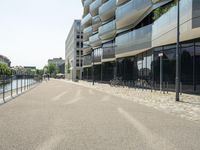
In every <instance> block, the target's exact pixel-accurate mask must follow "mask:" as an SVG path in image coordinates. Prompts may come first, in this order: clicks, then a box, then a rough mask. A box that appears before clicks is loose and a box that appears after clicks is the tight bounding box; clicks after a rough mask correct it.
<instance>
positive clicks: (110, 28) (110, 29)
mask: <svg viewBox="0 0 200 150" xmlns="http://www.w3.org/2000/svg"><path fill="white" fill-rule="evenodd" d="M115 34H116V24H115V20H113V21H111V22H109V23H107V24H104V25H103V26H101V27H99V36H100V38H101V39H102V40H109V39H112V38H114V37H115Z"/></svg>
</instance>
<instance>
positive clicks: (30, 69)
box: [24, 66, 37, 75]
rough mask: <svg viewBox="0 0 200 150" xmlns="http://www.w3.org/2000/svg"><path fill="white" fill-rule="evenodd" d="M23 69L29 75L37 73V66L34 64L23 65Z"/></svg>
mask: <svg viewBox="0 0 200 150" xmlns="http://www.w3.org/2000/svg"><path fill="white" fill-rule="evenodd" d="M24 69H25V70H26V72H27V73H28V74H30V75H35V74H36V73H37V68H36V67H35V66H24Z"/></svg>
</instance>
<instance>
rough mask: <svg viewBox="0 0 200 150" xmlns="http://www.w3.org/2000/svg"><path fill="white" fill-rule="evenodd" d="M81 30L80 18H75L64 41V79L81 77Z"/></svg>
mask: <svg viewBox="0 0 200 150" xmlns="http://www.w3.org/2000/svg"><path fill="white" fill-rule="evenodd" d="M82 65H83V32H82V28H81V20H75V21H74V23H73V25H72V27H71V30H70V32H69V34H68V37H67V40H66V41H65V68H66V69H65V76H66V79H70V80H73V81H75V80H77V79H82V73H83V69H82Z"/></svg>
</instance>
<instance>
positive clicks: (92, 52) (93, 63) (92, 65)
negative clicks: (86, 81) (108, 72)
mask: <svg viewBox="0 0 200 150" xmlns="http://www.w3.org/2000/svg"><path fill="white" fill-rule="evenodd" d="M92 85H94V50H93V51H92Z"/></svg>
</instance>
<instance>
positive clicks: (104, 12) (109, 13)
mask: <svg viewBox="0 0 200 150" xmlns="http://www.w3.org/2000/svg"><path fill="white" fill-rule="evenodd" d="M115 10H116V0H109V1H107V2H106V3H104V4H103V5H102V6H101V7H100V8H99V15H100V18H101V21H102V22H104V21H106V20H109V19H111V18H113V17H114V16H115Z"/></svg>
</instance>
